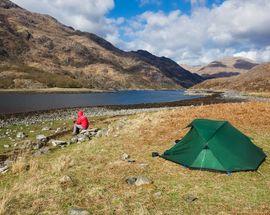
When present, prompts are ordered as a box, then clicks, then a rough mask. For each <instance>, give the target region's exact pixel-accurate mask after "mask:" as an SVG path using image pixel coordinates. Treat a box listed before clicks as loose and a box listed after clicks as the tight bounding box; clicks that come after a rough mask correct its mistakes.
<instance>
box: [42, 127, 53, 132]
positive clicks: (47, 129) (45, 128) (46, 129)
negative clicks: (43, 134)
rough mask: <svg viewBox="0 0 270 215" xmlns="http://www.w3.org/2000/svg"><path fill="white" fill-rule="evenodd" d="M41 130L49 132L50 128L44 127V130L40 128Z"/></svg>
mask: <svg viewBox="0 0 270 215" xmlns="http://www.w3.org/2000/svg"><path fill="white" fill-rule="evenodd" d="M41 130H42V131H50V130H51V128H50V127H44V128H42V129H41Z"/></svg>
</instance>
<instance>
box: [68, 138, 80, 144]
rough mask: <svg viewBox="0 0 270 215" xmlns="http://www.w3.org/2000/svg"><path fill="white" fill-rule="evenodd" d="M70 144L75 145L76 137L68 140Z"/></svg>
mask: <svg viewBox="0 0 270 215" xmlns="http://www.w3.org/2000/svg"><path fill="white" fill-rule="evenodd" d="M69 142H70V144H74V143H77V142H78V137H76V136H75V137H72V138H71V139H70V141H69Z"/></svg>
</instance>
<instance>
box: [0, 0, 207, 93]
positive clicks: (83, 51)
mask: <svg viewBox="0 0 270 215" xmlns="http://www.w3.org/2000/svg"><path fill="white" fill-rule="evenodd" d="M0 45H1V46H0V77H1V81H0V88H31V87H32V86H31V85H33V86H35V87H39V88H44V87H45V88H46V87H85V88H90V89H101V90H112V89H179V88H186V87H191V86H193V85H195V84H197V83H199V82H201V81H203V80H204V79H203V78H201V77H200V76H198V75H195V74H192V73H190V72H189V71H187V70H185V69H183V68H182V67H180V66H179V65H178V64H177V63H175V62H174V61H172V60H171V59H168V58H162V57H157V56H154V55H152V54H151V55H152V56H154V57H155V58H154V59H155V60H153V59H152V60H151V59H148V57H149V56H148V57H145V56H142V53H140V52H125V51H122V50H120V49H119V48H117V47H115V46H113V45H112V44H111V43H110V42H108V41H106V40H105V39H103V38H101V37H99V36H97V35H95V34H93V33H88V32H82V31H79V30H74V29H73V28H72V27H70V26H66V25H63V24H61V23H60V22H58V21H57V20H56V19H55V18H53V17H51V16H49V15H42V14H38V13H32V12H30V11H27V10H25V9H23V8H21V7H19V6H18V5H16V4H14V3H13V2H11V1H9V0H2V1H1V4H0ZM165 65H166V66H165ZM166 67H169V68H171V69H170V70H169V71H168V69H167V68H166ZM61 79H63V83H61ZM56 80H57V81H56Z"/></svg>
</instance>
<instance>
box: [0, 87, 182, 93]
mask: <svg viewBox="0 0 270 215" xmlns="http://www.w3.org/2000/svg"><path fill="white" fill-rule="evenodd" d="M155 90H162V91H170V90H183V91H185V90H187V89H185V88H179V89H162V88H161V89H120V90H97V89H88V88H58V87H55V88H42V89H0V94H6V93H11V94H54V93H67V94H77V93H114V92H121V91H155Z"/></svg>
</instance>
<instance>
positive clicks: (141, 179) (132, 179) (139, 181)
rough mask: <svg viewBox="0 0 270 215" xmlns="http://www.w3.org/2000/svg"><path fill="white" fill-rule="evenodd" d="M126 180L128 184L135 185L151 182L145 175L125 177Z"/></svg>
mask: <svg viewBox="0 0 270 215" xmlns="http://www.w3.org/2000/svg"><path fill="white" fill-rule="evenodd" d="M126 182H127V183H128V184H129V185H136V186H142V185H148V184H152V183H153V182H152V181H151V180H150V179H148V178H147V177H145V176H137V177H128V178H127V179H126Z"/></svg>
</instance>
